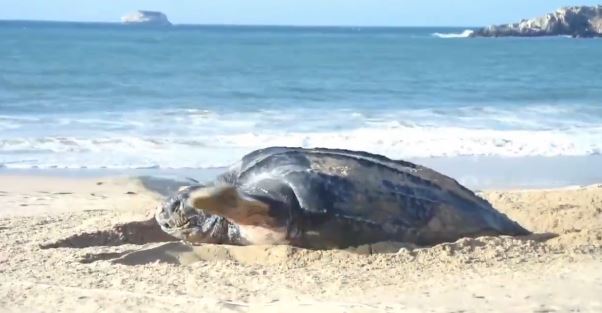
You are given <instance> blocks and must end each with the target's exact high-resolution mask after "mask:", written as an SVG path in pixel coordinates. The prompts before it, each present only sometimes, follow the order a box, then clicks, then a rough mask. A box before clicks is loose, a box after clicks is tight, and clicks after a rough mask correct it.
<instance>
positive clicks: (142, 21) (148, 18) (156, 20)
mask: <svg viewBox="0 0 602 313" xmlns="http://www.w3.org/2000/svg"><path fill="white" fill-rule="evenodd" d="M121 22H122V23H123V24H128V25H148V26H171V22H170V21H169V19H167V15H165V14H164V13H161V12H155V11H136V12H132V13H130V14H128V15H126V16H123V17H122V18H121Z"/></svg>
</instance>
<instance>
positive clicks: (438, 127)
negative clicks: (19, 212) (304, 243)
mask: <svg viewBox="0 0 602 313" xmlns="http://www.w3.org/2000/svg"><path fill="white" fill-rule="evenodd" d="M463 31H464V29H462V28H363V27H267V26H266V27H260V26H255V27H243V26H175V27H171V28H139V27H127V26H122V25H117V24H82V23H47V22H9V21H5V22H0V167H5V168H8V169H13V168H14V169H23V168H25V169H31V168H40V169H45V168H59V169H62V168H74V169H79V168H87V169H137V168H160V169H182V168H196V169H199V168H213V167H221V166H226V165H229V164H231V163H232V162H234V161H236V160H237V159H239V158H240V157H241V156H242V155H243V154H244V153H246V152H249V151H251V150H254V149H257V148H261V147H266V146H273V145H286V146H302V147H318V146H319V147H337V148H348V149H359V150H367V151H371V152H376V153H380V154H384V155H387V156H389V157H391V158H403V159H408V158H441V157H471V156H477V157H478V156H487V157H495V158H514V157H532V158H539V157H571V156H591V155H600V154H601V153H602V74H601V70H602V57H601V56H602V40H584V39H571V38H563V37H553V38H535V39H520V38H497V39H491V38H487V39H486V38H478V39H475V38H465V37H466V33H464V34H462V33H463Z"/></svg>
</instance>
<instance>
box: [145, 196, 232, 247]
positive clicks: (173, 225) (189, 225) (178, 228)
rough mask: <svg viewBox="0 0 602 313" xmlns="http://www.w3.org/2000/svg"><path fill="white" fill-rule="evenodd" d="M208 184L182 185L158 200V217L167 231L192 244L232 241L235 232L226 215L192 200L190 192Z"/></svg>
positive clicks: (156, 214)
mask: <svg viewBox="0 0 602 313" xmlns="http://www.w3.org/2000/svg"><path fill="white" fill-rule="evenodd" d="M205 188H208V187H206V186H204V185H195V186H187V187H182V188H180V190H178V192H177V193H176V194H175V195H173V196H171V197H170V198H168V199H167V200H166V201H164V202H163V203H161V204H159V206H158V207H157V210H156V212H155V219H156V220H157V223H159V225H160V226H161V229H163V231H164V232H166V233H168V234H169V235H171V236H173V237H176V238H178V239H182V240H184V241H187V242H189V243H192V244H201V243H234V242H230V241H231V240H232V239H231V238H233V237H234V234H233V233H235V232H236V229H235V227H236V226H235V225H232V224H231V223H230V222H228V221H227V220H226V219H225V218H223V217H220V216H216V215H211V214H208V213H206V212H204V211H203V210H199V209H195V208H194V207H193V206H192V205H191V204H190V201H189V198H190V196H191V194H193V193H195V192H199V191H200V190H203V189H205Z"/></svg>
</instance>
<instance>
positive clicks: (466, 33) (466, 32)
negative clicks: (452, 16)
mask: <svg viewBox="0 0 602 313" xmlns="http://www.w3.org/2000/svg"><path fill="white" fill-rule="evenodd" d="M472 34H474V30H471V29H466V30H464V31H463V32H461V33H433V36H435V37H438V38H446V39H449V38H468V37H470V36H472Z"/></svg>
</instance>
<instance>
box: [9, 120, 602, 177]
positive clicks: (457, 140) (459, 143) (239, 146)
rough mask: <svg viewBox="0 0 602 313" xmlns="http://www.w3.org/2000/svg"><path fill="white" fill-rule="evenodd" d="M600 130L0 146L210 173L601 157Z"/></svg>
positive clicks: (16, 156) (41, 158) (407, 130)
mask: <svg viewBox="0 0 602 313" xmlns="http://www.w3.org/2000/svg"><path fill="white" fill-rule="evenodd" d="M600 138H602V127H600V128H596V129H588V130H579V131H555V130H554V131H516V130H510V131H503V130H487V129H483V130H473V129H465V128H455V127H447V128H438V127H400V126H389V127H382V128H358V129H354V130H349V131H342V132H332V131H331V132H309V133H308V132H286V131H282V132H272V133H259V132H246V133H235V134H224V135H216V136H203V135H199V136H194V137H149V138H140V137H99V138H93V139H91V138H77V137H43V138H22V139H10V140H2V141H0V151H1V152H2V154H1V156H0V157H1V159H0V163H3V164H4V166H6V167H9V168H29V167H40V168H52V167H58V168H80V167H86V168H148V167H162V168H185V167H191V168H206V167H217V166H226V165H229V164H231V163H233V162H234V161H236V160H237V159H238V158H240V156H242V155H243V154H244V153H247V152H249V151H251V150H254V149H257V148H261V147H266V146H274V145H275V146H301V147H330V148H346V149H358V150H367V151H372V152H376V153H380V154H384V155H387V156H389V157H392V158H410V157H431V156H459V155H488V156H492V155H494V156H509V157H515V156H558V155H590V154H599V153H601V152H602V141H601V140H600Z"/></svg>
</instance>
